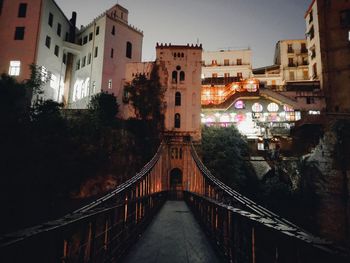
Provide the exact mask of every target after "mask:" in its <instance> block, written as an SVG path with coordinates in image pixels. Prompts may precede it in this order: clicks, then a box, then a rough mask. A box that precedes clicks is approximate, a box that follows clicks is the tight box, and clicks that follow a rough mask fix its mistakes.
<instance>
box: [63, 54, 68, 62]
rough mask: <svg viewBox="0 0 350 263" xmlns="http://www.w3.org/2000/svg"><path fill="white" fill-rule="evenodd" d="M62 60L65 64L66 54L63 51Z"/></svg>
mask: <svg viewBox="0 0 350 263" xmlns="http://www.w3.org/2000/svg"><path fill="white" fill-rule="evenodd" d="M62 62H63V64H67V54H66V53H63V57H62Z"/></svg>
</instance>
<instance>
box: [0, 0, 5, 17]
mask: <svg viewBox="0 0 350 263" xmlns="http://www.w3.org/2000/svg"><path fill="white" fill-rule="evenodd" d="M3 5H4V0H0V15H1V13H2V6H3Z"/></svg>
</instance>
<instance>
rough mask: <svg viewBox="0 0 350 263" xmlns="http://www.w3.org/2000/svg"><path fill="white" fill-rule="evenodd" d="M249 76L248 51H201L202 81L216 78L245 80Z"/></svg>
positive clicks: (250, 70)
mask: <svg viewBox="0 0 350 263" xmlns="http://www.w3.org/2000/svg"><path fill="white" fill-rule="evenodd" d="M251 76H252V51H251V50H250V49H243V50H220V51H203V54H202V79H205V78H217V77H219V78H220V77H226V78H227V77H238V78H240V79H241V78H243V79H247V78H250V77H251Z"/></svg>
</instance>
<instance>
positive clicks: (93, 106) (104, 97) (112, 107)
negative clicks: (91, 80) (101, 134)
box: [88, 92, 118, 125]
mask: <svg viewBox="0 0 350 263" xmlns="http://www.w3.org/2000/svg"><path fill="white" fill-rule="evenodd" d="M88 108H89V110H90V114H91V116H92V118H93V119H95V120H97V121H99V122H101V123H102V124H104V125H107V124H111V123H113V122H114V121H115V119H116V116H117V114H118V103H117V98H116V97H115V96H114V95H113V94H108V93H106V92H101V93H99V94H96V95H94V96H93V97H92V98H91V101H90V103H89V105H88Z"/></svg>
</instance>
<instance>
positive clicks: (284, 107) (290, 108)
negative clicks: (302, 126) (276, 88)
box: [283, 105, 294, 112]
mask: <svg viewBox="0 0 350 263" xmlns="http://www.w3.org/2000/svg"><path fill="white" fill-rule="evenodd" d="M283 109H284V111H287V112H290V111H294V109H293V108H292V107H290V106H288V105H284V106H283Z"/></svg>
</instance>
